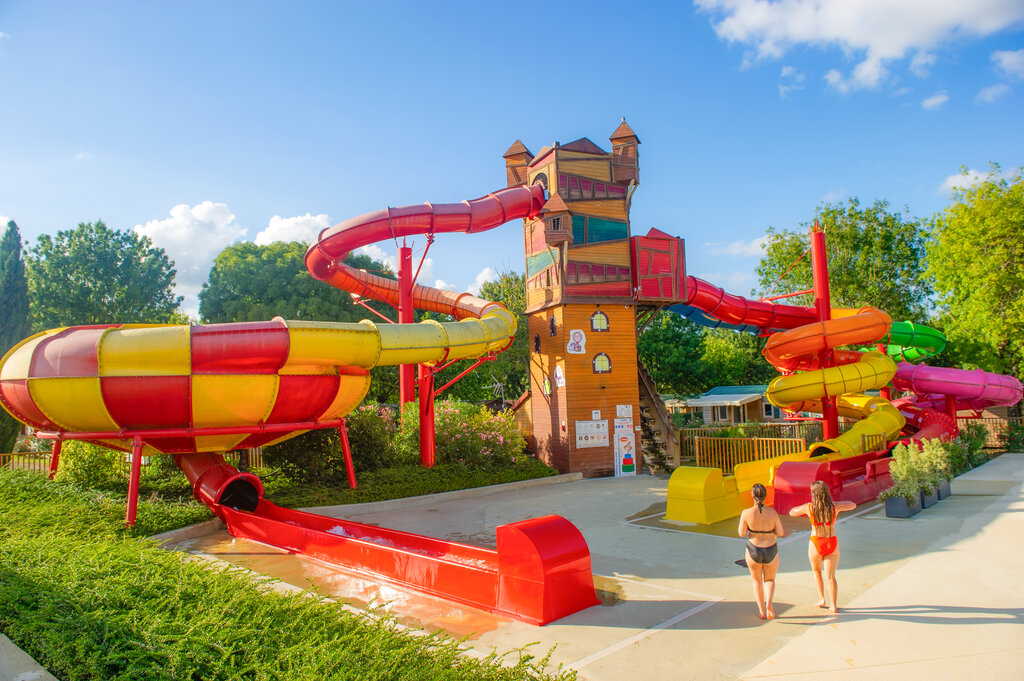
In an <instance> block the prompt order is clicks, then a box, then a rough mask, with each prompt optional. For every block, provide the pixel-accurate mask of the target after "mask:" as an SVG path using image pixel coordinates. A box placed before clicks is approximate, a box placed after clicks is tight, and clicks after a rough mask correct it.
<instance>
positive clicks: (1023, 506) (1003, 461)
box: [181, 454, 1024, 681]
mask: <svg viewBox="0 0 1024 681" xmlns="http://www.w3.org/2000/svg"><path fill="white" fill-rule="evenodd" d="M666 486H667V482H666V480H663V479H658V478H653V477H649V476H640V477H636V478H625V479H614V478H606V479H598V480H582V481H577V482H570V483H566V484H560V485H549V486H545V487H537V488H527V489H518V490H514V491H504V492H500V493H496V494H491V495H487V496H476V497H472V498H459V497H455V498H452V497H448V498H446V499H444V500H440V501H436V502H435V501H431V500H423V499H420V500H416V501H410V502H409V504H415V506H414V507H412V506H409V505H406V506H404V507H403V506H401V505H398V506H391V507H390V508H388V509H385V510H381V509H380V507H373V508H372V509H366V508H363V509H359V508H355V507H350V508H348V509H346V511H347V513H346V517H347V518H349V519H351V520H356V521H360V522H366V523H372V524H375V525H382V526H386V527H392V528H396V529H401V530H407V531H411V532H417V533H421V534H427V535H430V536H435V537H443V538H447V539H451V540H455V541H462V542H467V543H476V544H481V545H493V541H494V528H495V527H496V526H497V525H500V524H504V523H508V522H513V521H516V520H522V519H525V518H529V517H535V516H539V515H545V514H548V513H558V514H560V515H563V516H565V517H566V518H568V519H569V520H571V521H572V522H573V523H575V524H576V525H577V527H579V528H580V530H581V532H582V533H583V535H584V537H585V538H586V540H587V542H588V544H589V546H590V549H591V552H592V559H593V569H594V572H595V575H596V584H597V586H598V588H599V590H600V591H601V593H602V595H603V596H604V599H603V600H604V601H605V603H606V604H605V605H603V606H597V607H593V608H589V609H588V610H585V611H583V612H580V613H577V614H575V615H572V616H570V617H566V618H564V619H562V620H559V621H557V622H554V623H552V624H549V625H547V626H545V627H533V626H529V625H526V624H522V623H520V622H514V621H510V620H507V619H504V618H500V617H495V616H492V615H489V614H486V613H480V612H478V611H473V610H468V609H460V608H458V607H454V606H452V605H451V604H448V603H445V602H443V601H436V600H434V599H429V598H426V597H423V596H417V595H412V594H406V593H402V592H400V591H397V590H394V589H386V588H380V587H378V586H376V585H374V584H373V583H372V582H370V581H368V580H362V579H359V578H358V577H354V576H351V575H347V574H345V573H342V572H341V571H338V570H335V569H333V568H329V567H326V566H324V565H323V564H320V563H316V562H315V561H310V560H308V559H304V558H301V557H295V556H288V555H282V554H281V553H279V552H275V551H273V550H268V547H266V546H261V545H256V544H251V543H249V542H245V541H243V540H233V539H231V538H230V537H228V536H227V535H226V534H225V533H223V532H219V533H214V534H211V535H207V536H205V537H201V538H199V539H190V540H187V541H186V542H184V543H183V544H182V546H181V548H182V549H185V550H191V551H194V552H197V553H204V554H213V555H218V556H220V557H222V558H224V559H227V560H231V561H233V562H237V563H241V564H243V565H247V566H249V567H252V568H253V569H256V570H257V571H260V572H264V573H266V574H271V575H273V576H277V577H278V578H280V579H282V580H284V581H286V582H289V583H292V584H297V585H299V586H306V585H308V584H309V583H310V582H316V583H317V584H318V585H319V588H320V589H321V591H322V592H323V593H326V594H328V595H335V596H337V597H339V598H344V599H346V600H349V601H355V602H365V601H368V600H370V599H372V598H375V597H376V598H378V599H382V600H385V601H390V602H391V603H392V609H393V610H394V612H395V613H396V614H398V615H399V616H400V617H403V618H405V619H407V620H408V621H411V622H412V623H414V624H417V625H421V626H425V627H426V628H428V629H432V628H445V629H448V630H450V631H452V632H453V633H455V634H458V635H468V636H469V639H468V640H467V645H469V646H470V647H471V648H472V649H473V650H475V651H478V652H479V653H481V654H486V653H488V652H490V651H492V650H494V649H498V650H499V651H505V650H511V649H515V648H519V647H521V646H524V645H528V644H531V643H534V644H535V645H533V646H532V647H531V648H530V649H531V650H532V651H533V652H534V653H535V654H538V655H543V654H544V653H546V652H547V651H548V650H549V649H551V648H552V647H554V652H553V653H552V656H551V660H552V662H553V663H554V664H562V665H565V666H567V667H571V668H573V669H577V670H578V671H579V673H580V678H581V679H586V680H590V681H613V680H614V681H620V680H622V679H628V680H637V681H642V680H646V679H659V680H660V679H700V680H716V679H783V680H787V681H788V680H793V681H797V680H803V679H812V678H813V679H815V680H816V681H822V680H823V681H831V680H833V679H835V680H840V679H842V680H846V679H851V680H856V681H861V680H867V679H896V678H898V679H900V680H901V681H914V680H915V679H929V680H931V681H934V680H935V679H968V678H972V677H975V676H976V677H977V678H978V679H979V681H981V680H984V681H990V680H1000V679H1011V678H1012V679H1014V680H1016V679H1018V678H1020V676H1021V675H1022V673H1024V626H1022V625H1024V573H1022V568H1021V565H1024V543H1022V542H1024V539H1022V538H1024V454H1008V455H1004V456H1002V457H999V458H998V459H996V460H994V461H992V462H990V463H988V464H986V465H985V466H982V467H981V468H979V469H977V470H975V471H972V472H970V473H968V474H966V475H964V476H962V477H960V478H958V479H957V480H955V481H954V483H953V492H954V495H953V496H952V497H950V498H949V499H946V500H943V501H942V502H940V503H939V504H938V505H937V506H935V507H933V508H929V509H926V510H924V511H922V512H921V513H919V514H918V515H916V516H914V517H913V518H910V519H906V520H893V519H887V518H885V517H884V514H883V513H882V512H881V509H880V508H879V507H878V506H877V505H865V506H862V507H861V508H860V509H858V510H857V511H856V512H854V513H851V514H849V515H848V516H846V517H844V516H841V520H840V524H839V528H838V535H839V536H840V545H841V547H842V559H841V563H840V569H839V581H840V612H839V614H838V615H835V616H833V615H829V614H828V613H827V612H825V611H823V610H820V609H818V608H816V607H815V606H814V603H815V601H816V600H817V596H816V593H815V590H814V586H813V581H812V578H811V574H810V571H809V568H808V565H807V557H806V545H807V542H806V537H807V529H806V521H803V523H804V524H802V525H801V524H799V523H797V522H790V523H789V524H788V525H787V527H790V528H791V532H792V534H791V535H790V536H788V537H787V538H785V539H783V540H782V541H781V542H780V543H781V551H780V553H781V556H782V559H781V560H782V562H781V568H780V572H779V576H778V580H777V582H778V589H777V596H776V612H777V613H778V618H777V619H776V620H773V621H770V622H765V621H762V620H760V619H758V617H757V613H756V608H755V606H754V604H753V602H752V596H751V584H750V578H749V574H748V573H747V571H746V570H745V569H743V568H741V567H738V566H736V565H735V562H734V561H735V560H736V559H737V558H741V557H742V555H743V541H742V540H739V539H737V538H736V537H735V536H734V535H733V534H732V533H733V532H734V529H733V528H731V527H730V525H731V524H732V523H724V524H722V525H721V526H719V527H715V528H712V530H713V531H718V532H719V534H714V533H706V531H704V528H699V527H691V526H687V525H686V524H682V523H670V522H665V521H663V520H661V515H662V513H663V510H664V504H665V491H666ZM787 520H789V519H787Z"/></svg>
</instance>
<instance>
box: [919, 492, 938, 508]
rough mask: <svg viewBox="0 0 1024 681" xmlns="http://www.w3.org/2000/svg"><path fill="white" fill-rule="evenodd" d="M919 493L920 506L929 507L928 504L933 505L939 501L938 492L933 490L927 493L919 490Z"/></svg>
mask: <svg viewBox="0 0 1024 681" xmlns="http://www.w3.org/2000/svg"><path fill="white" fill-rule="evenodd" d="M919 494H920V495H921V508H929V507H930V506H934V505H935V504H937V503H939V493H938V492H934V491H933V492H929V493H927V494H926V493H924V492H919Z"/></svg>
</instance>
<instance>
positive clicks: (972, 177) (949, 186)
mask: <svg viewBox="0 0 1024 681" xmlns="http://www.w3.org/2000/svg"><path fill="white" fill-rule="evenodd" d="M983 179H985V173H983V172H981V171H979V170H973V169H968V170H967V171H965V172H962V173H957V174H956V175H950V176H949V177H947V178H946V179H945V180H943V181H942V184H940V185H939V191H938V193H939V194H943V195H945V194H950V193H952V192H953V191H954V190H955V189H968V188H970V187H973V186H974V185H976V184H978V183H979V182H981V181H982V180H983Z"/></svg>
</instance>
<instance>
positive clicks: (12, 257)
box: [0, 220, 31, 452]
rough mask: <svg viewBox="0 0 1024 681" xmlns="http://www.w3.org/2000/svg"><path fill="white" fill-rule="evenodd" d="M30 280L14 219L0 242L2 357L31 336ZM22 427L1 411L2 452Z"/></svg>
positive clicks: (11, 443) (12, 443)
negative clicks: (27, 275) (28, 279)
mask: <svg viewBox="0 0 1024 681" xmlns="http://www.w3.org/2000/svg"><path fill="white" fill-rule="evenodd" d="M30 330H31V324H30V321H29V305H28V281H27V279H26V278H25V260H24V258H23V256H22V252H21V232H20V231H18V225H16V224H15V223H14V221H13V220H11V221H9V222H8V223H7V229H6V231H5V232H4V236H3V239H2V240H0V357H2V356H3V355H4V354H5V353H6V352H7V351H8V350H10V349H11V348H12V347H14V345H15V344H17V343H18V342H20V341H21V340H23V339H24V338H26V337H27V336H28V335H29V332H30ZM20 430H21V424H20V423H19V422H18V421H16V420H15V419H14V418H12V417H11V416H10V414H8V413H7V412H6V411H4V410H3V409H0V452H10V451H11V450H12V449H13V448H14V444H15V442H17V440H18V432H19V431H20Z"/></svg>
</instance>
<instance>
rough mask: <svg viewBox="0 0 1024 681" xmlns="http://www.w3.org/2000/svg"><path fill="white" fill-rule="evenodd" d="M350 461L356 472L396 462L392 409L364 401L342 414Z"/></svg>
mask: <svg viewBox="0 0 1024 681" xmlns="http://www.w3.org/2000/svg"><path fill="white" fill-rule="evenodd" d="M345 423H346V425H347V426H348V442H349V446H350V448H351V450H352V463H353V465H354V466H355V469H356V471H357V472H359V471H376V470H380V469H381V468H388V467H390V466H394V465H395V464H396V463H398V452H397V451H395V435H396V434H397V433H398V418H397V415H396V414H395V410H394V409H392V408H391V407H388V406H385V405H380V404H364V405H362V406H360V407H357V408H356V409H354V410H353V411H352V412H351V413H350V414H349V415H348V416H346V417H345Z"/></svg>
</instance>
